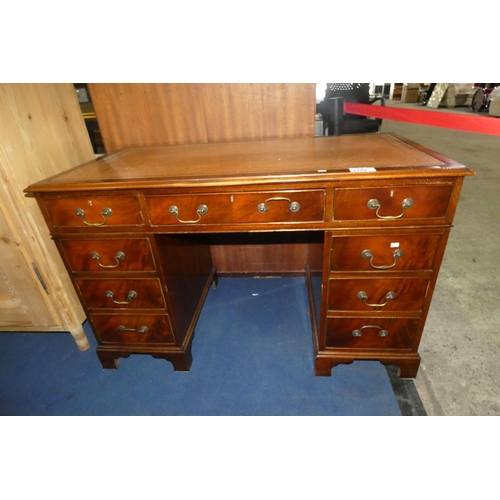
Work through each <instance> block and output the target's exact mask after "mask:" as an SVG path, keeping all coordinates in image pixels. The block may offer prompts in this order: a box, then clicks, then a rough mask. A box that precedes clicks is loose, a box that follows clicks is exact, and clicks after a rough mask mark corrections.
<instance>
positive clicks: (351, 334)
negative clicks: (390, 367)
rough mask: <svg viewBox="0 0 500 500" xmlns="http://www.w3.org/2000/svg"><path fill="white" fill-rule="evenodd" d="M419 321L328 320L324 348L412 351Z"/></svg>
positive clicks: (404, 319)
mask: <svg viewBox="0 0 500 500" xmlns="http://www.w3.org/2000/svg"><path fill="white" fill-rule="evenodd" d="M418 323H419V320H418V319H408V318H380V317H378V318H368V317H364V318H328V319H327V323H326V347H327V348H328V347H330V348H342V347H343V348H367V349H387V348H390V349H413V348H414V347H415V348H416V346H414V343H415V342H414V339H415V336H416V335H415V334H416V330H417V327H418Z"/></svg>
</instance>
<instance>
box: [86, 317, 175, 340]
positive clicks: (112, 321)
mask: <svg viewBox="0 0 500 500" xmlns="http://www.w3.org/2000/svg"><path fill="white" fill-rule="evenodd" d="M91 321H92V323H93V324H94V327H95V330H96V331H97V334H98V336H99V337H100V340H101V342H102V343H103V344H108V343H119V344H121V343H125V344H173V343H174V337H173V335H172V328H171V326H170V319H169V317H168V316H166V315H164V314H163V315H158V314H139V315H114V314H93V315H92V318H91Z"/></svg>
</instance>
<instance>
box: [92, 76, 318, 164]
mask: <svg viewBox="0 0 500 500" xmlns="http://www.w3.org/2000/svg"><path fill="white" fill-rule="evenodd" d="M89 90H90V95H91V99H92V102H93V104H94V108H95V111H96V115H97V121H98V123H99V129H100V132H101V135H102V138H103V142H104V145H105V148H106V152H107V153H108V154H110V153H114V152H116V151H119V150H121V149H124V148H127V147H134V146H156V145H165V144H185V143H204V142H226V141H239V140H259V139H274V138H289V137H313V136H314V131H315V113H316V94H315V84H267V83H266V84H263V83H249V84H240V83H231V84H222V83H221V84H212V83H198V84H180V83H179V84H171V83H156V84H135V83H109V84H108V83H97V84H96V83H94V84H89Z"/></svg>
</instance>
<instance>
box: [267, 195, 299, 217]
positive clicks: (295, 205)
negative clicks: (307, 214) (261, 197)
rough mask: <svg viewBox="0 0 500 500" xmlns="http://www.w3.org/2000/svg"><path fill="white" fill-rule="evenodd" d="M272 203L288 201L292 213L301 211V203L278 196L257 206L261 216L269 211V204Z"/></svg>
mask: <svg viewBox="0 0 500 500" xmlns="http://www.w3.org/2000/svg"><path fill="white" fill-rule="evenodd" d="M270 201H288V210H290V212H298V211H299V210H300V203H299V202H298V201H292V200H291V199H290V198H282V197H280V196H277V197H276V198H268V199H267V200H266V201H265V202H264V203H259V204H258V205H257V211H258V212H259V213H261V214H265V213H266V212H267V211H268V208H267V204H268V203H269V202H270Z"/></svg>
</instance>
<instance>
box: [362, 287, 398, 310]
mask: <svg viewBox="0 0 500 500" xmlns="http://www.w3.org/2000/svg"><path fill="white" fill-rule="evenodd" d="M357 297H358V299H361V300H362V301H363V302H364V303H365V305H366V306H370V307H384V306H386V305H387V304H388V303H389V301H390V300H394V299H395V298H396V294H395V293H394V292H387V293H386V295H385V302H384V303H382V304H369V303H368V302H367V301H368V295H367V293H366V292H363V291H361V292H358V295H357Z"/></svg>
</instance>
